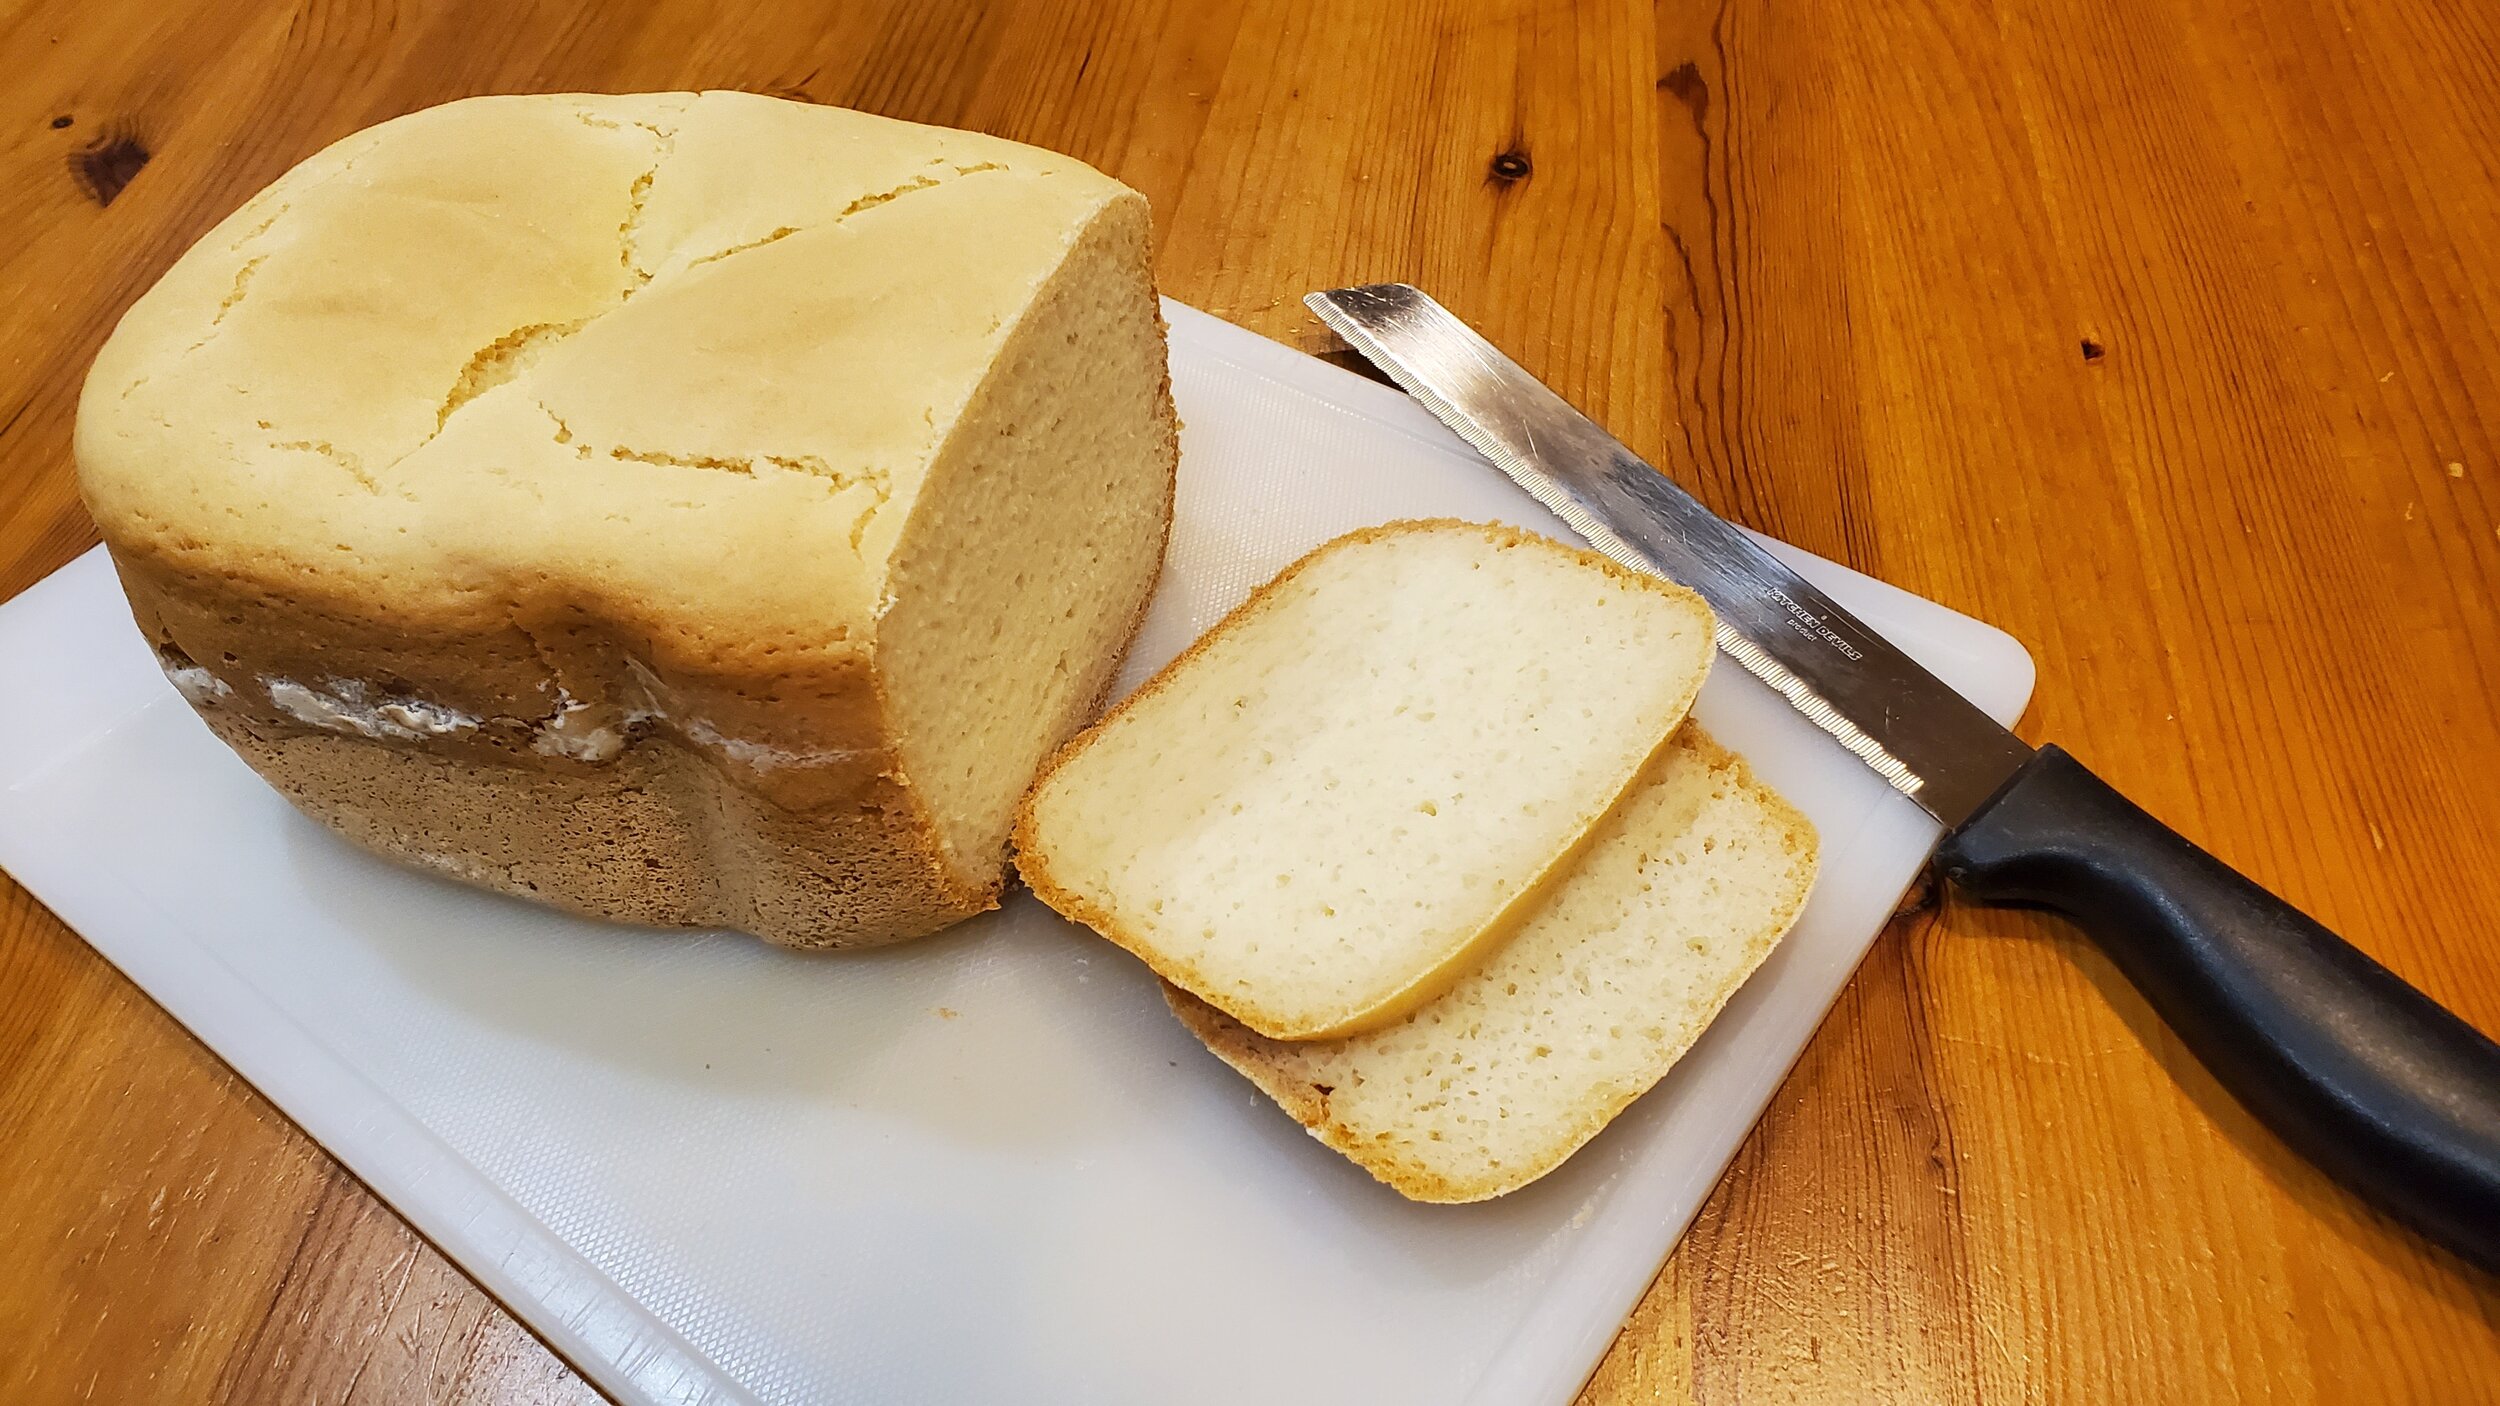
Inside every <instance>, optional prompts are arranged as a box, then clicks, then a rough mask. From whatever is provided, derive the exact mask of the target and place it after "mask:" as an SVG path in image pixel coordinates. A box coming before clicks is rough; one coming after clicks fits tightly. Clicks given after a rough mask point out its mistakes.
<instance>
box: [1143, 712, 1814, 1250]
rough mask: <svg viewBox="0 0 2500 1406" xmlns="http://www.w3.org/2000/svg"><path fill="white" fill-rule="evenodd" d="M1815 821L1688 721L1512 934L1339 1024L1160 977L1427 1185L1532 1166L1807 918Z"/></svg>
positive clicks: (1356, 1153) (1603, 1108) (1309, 1117)
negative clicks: (1402, 1011)
mask: <svg viewBox="0 0 2500 1406" xmlns="http://www.w3.org/2000/svg"><path fill="white" fill-rule="evenodd" d="M1815 859H1816V840H1815V834H1814V829H1813V827H1812V826H1811V825H1810V824H1809V823H1808V822H1807V821H1806V819H1805V818H1804V817H1803V816H1801V815H1799V814H1798V813H1797V812H1796V810H1795V809H1794V808H1793V807H1791V806H1790V805H1789V804H1788V803H1787V802H1786V801H1784V800H1782V799H1781V798H1780V797H1779V796H1778V795H1777V794H1775V793H1774V792H1772V791H1771V790H1770V789H1769V788H1767V787H1765V786H1763V785H1762V784H1761V783H1759V782H1757V781H1756V780H1754V778H1753V776H1752V774H1751V772H1750V771H1749V770H1748V769H1747V768H1746V766H1745V764H1744V762H1743V761H1742V760H1741V759H1739V758H1737V757H1734V756H1732V755H1730V754H1729V753H1727V752H1725V751H1723V750H1722V749H1721V748H1720V747H1719V746H1718V745H1717V744H1716V743H1714V742H1712V741H1711V740H1710V739H1709V738H1708V737H1706V736H1704V735H1703V734H1702V732H1701V731H1700V729H1699V728H1698V727H1694V726H1689V725H1688V726H1687V727H1685V729H1684V730H1683V731H1682V732H1680V733H1678V734H1677V735H1676V738H1675V741H1674V742H1673V743H1672V744H1670V746H1669V747H1668V749H1667V750H1666V752H1665V753H1663V754H1662V755H1661V756H1660V758H1659V759H1658V761H1657V763H1656V764H1655V765H1653V766H1652V768H1651V769H1650V771H1649V772H1648V774H1647V775H1646V776H1645V777H1644V778H1643V780H1642V781H1641V783H1640V784H1639V785H1638V786H1637V787H1636V788H1635V789H1634V790H1633V792H1632V793H1631V794H1630V795H1629V796H1627V797H1625V798H1624V802H1623V804H1622V806H1621V807H1620V808H1618V809H1617V811H1616V812H1615V814H1614V815H1613V816H1611V817H1609V818H1608V820H1607V821H1606V823H1605V825H1604V826H1603V827H1602V828H1601V831H1600V833H1599V834H1598V835H1597V837H1596V838H1595V839H1594V840H1593V841H1592V842H1591V843H1590V844H1589V846H1588V848H1587V849H1586V850H1585V851H1584V852H1583V853H1582V855H1581V857H1580V859H1579V862H1578V863H1577V864H1576V865H1575V866H1574V867H1573V868H1572V870H1571V872H1570V873H1569V874H1567V875H1565V876H1564V877H1563V878H1562V879H1560V880H1559V881H1558V882H1557V883H1556V884H1554V886H1553V887H1552V888H1551V889H1550V890H1549V891H1548V893H1547V895H1546V897H1545V898H1544V899H1543V901H1542V902H1541V903H1540V904H1539V905H1538V907H1537V908H1536V910H1535V912H1533V913H1532V914H1530V915H1529V916H1528V918H1527V919H1526V920H1525V921H1523V922H1522V923H1521V924H1520V925H1519V930H1518V932H1517V934H1516V935H1515V936H1513V937H1512V938H1511V940H1510V941H1508V942H1506V943H1504V944H1503V945H1502V946H1501V947H1500V948H1498V949H1497V950H1495V951H1494V952H1493V953H1492V954H1491V955H1490V956H1489V957H1487V958H1486V960H1485V962H1484V964H1483V965H1482V966H1481V967H1479V968H1477V969H1476V970H1474V971H1472V972H1470V973H1468V974H1467V975H1466V976H1463V977H1461V978H1460V979H1459V981H1458V982H1457V984H1456V985H1454V986H1452V987H1451V988H1450V989H1449V990H1448V991H1447V992H1446V993H1444V994H1443V995H1442V996H1441V997H1440V998H1439V999H1438V1000H1435V1001H1433V1002H1432V1003H1431V1004H1429V1005H1426V1006H1424V1007H1423V1008H1422V1009H1420V1010H1417V1011H1415V1012H1414V1013H1413V1014H1411V1015H1409V1016H1407V1017H1406V1018H1405V1019H1404V1020H1401V1021H1399V1022H1397V1023H1396V1024H1394V1025H1390V1026H1387V1027H1385V1028H1382V1029H1379V1030H1374V1031H1370V1032H1367V1033H1365V1034H1361V1035H1356V1036H1352V1037H1350V1038H1347V1039H1342V1040H1328V1041H1313V1042H1305V1043H1290V1042H1285V1041H1278V1040H1269V1039H1265V1038H1263V1037H1261V1036H1259V1035H1257V1034H1255V1033H1253V1032H1251V1031H1249V1030H1247V1029H1244V1028H1243V1027H1242V1026H1241V1025H1240V1024H1239V1023H1237V1022H1235V1021H1233V1020H1231V1019H1229V1018H1227V1017H1225V1016H1224V1015H1223V1014H1222V1013H1221V1012H1218V1011H1216V1010H1214V1009H1213V1008H1211V1007H1209V1006H1207V1005H1206V1004H1205V1003H1203V1002H1201V1001H1198V1000H1196V999H1195V998H1193V997H1191V996H1189V995H1187V994H1186V993H1184V992H1181V991H1179V990H1176V989H1172V988H1168V987H1167V988H1166V997H1167V999H1169V1000H1170V1002H1171V1004H1172V1008H1173V1010H1174V1011H1175V1012H1177V1013H1178V1014H1179V1015H1180V1017H1181V1020H1182V1023H1184V1024H1186V1025H1187V1026H1188V1027H1189V1028H1190V1030H1191V1031H1192V1032H1194V1033H1195V1034H1197V1036H1198V1037H1199V1038H1200V1039H1202V1040H1204V1041H1206V1043H1207V1046H1208V1048H1210V1049H1212V1050H1214V1051H1215V1053H1216V1054H1217V1055H1219V1056H1221V1057H1222V1058H1223V1060H1224V1061H1225V1062H1226V1063H1228V1064H1230V1065H1232V1066H1233V1067H1234V1068H1236V1069H1238V1070H1240V1071H1241V1072H1242V1073H1244V1074H1246V1075H1248V1076H1249V1078H1250V1080H1251V1081H1252V1082H1253V1083H1255V1084H1257V1085H1258V1086H1259V1087H1260V1088H1261V1089H1262V1090H1264V1091H1266V1092H1267V1093H1268V1095H1269V1096H1271V1097H1273V1098H1274V1099H1275V1100H1276V1101H1277V1102H1278V1103H1279V1104H1280V1105H1282V1106H1283V1107H1284V1109H1285V1111H1286V1112H1288V1113H1290V1114H1292V1115H1293V1117H1294V1118H1295V1119H1296V1120H1297V1121H1299V1122H1301V1123H1302V1124H1303V1125H1304V1126H1305V1127H1307V1128H1309V1129H1310V1131H1311V1133H1312V1135H1313V1136H1315V1137H1317V1138H1319V1139H1320V1140H1321V1141H1322V1142H1325V1143H1327V1144H1328V1145H1329V1146H1330V1147H1333V1148H1336V1149H1337V1150H1338V1151H1340V1152H1343V1153H1344V1154H1345V1155H1346V1156H1348V1157H1350V1158H1352V1159H1353V1160H1354V1161H1355V1162H1356V1163H1358V1164H1359V1165H1361V1166H1362V1167H1363V1168H1364V1169H1365V1170H1366V1171H1369V1172H1370V1173H1371V1174H1372V1175H1373V1176H1375V1177H1378V1178H1379V1179H1380V1180H1381V1181H1383V1182H1386V1183H1388V1184H1389V1185H1390V1186H1392V1187H1394V1188H1396V1189H1397V1190H1398V1191H1399V1192H1400V1193H1401V1194H1403V1195H1406V1196H1408V1197H1411V1198H1413V1199H1415V1200H1419V1201H1478V1200H1482V1199H1484V1198H1486V1197H1490V1196H1498V1195H1501V1194H1502V1193H1504V1192H1507V1191H1512V1190H1515V1189H1517V1188H1518V1187H1521V1186H1524V1185H1526V1184H1527V1183H1529V1182H1531V1181H1534V1180H1535V1179H1536V1178H1538V1177H1540V1176H1543V1175H1544V1174H1545V1173H1547V1172H1549V1171H1551V1170H1553V1169H1554V1168H1555V1167H1557V1166H1559V1165H1561V1163H1562V1162H1563V1161H1564V1159H1566V1158H1568V1157H1569V1156H1570V1155H1571V1154H1572V1153H1573V1152H1575V1151H1577V1150H1578V1149H1579V1148H1580V1147H1581V1146H1582V1145H1584V1144H1585V1143H1587V1142H1588V1140H1589V1139H1590V1138H1592V1137H1595V1136H1596V1135H1597V1133H1598V1131H1599V1130H1600V1129H1602V1128H1604V1127H1605V1126H1606V1124H1607V1123H1608V1122H1609V1121H1611V1120H1612V1119H1613V1118H1614V1117H1615V1115H1616V1114H1617V1113H1619V1112H1621V1111H1622V1110H1623V1109H1624V1107H1625V1106H1627V1105H1628V1104H1630V1103H1631V1102H1632V1100H1634V1099H1635V1098H1638V1097H1639V1096H1640V1095H1641V1094H1642V1093H1643V1092H1645V1091H1646V1090H1648V1089H1649V1088H1650V1087H1651V1086H1652V1085H1653V1084H1655V1083H1657V1082H1658V1080H1659V1079H1660V1078H1661V1077H1662V1076H1664V1075H1665V1074H1666V1072H1667V1070H1668V1069H1669V1068H1670V1067H1671V1066H1673V1065H1674V1064H1675V1062H1676V1061H1677V1060H1678V1059H1681V1058H1682V1057H1683V1056H1684V1054H1685V1052H1686V1051H1687V1050H1689V1049H1691V1048H1692V1046H1693V1043H1694V1041H1696V1040H1697V1039H1699V1038H1700V1036H1701V1033H1702V1031H1703V1029H1704V1028H1705V1027H1706V1026H1707V1025H1708V1024H1709V1023H1710V1021H1711V1019H1712V1018H1713V1017H1715V1016H1716V1015H1717V1014H1718V1012H1719V1011H1720V1009H1721V1008H1722V1007H1723V1006H1725V1005H1726V1003H1727V1001H1728V998H1729V997H1730V996H1732V995H1733V994H1735V991H1736V989H1737V987H1738V986H1739V985H1740V984H1742V983H1743V981H1744V980H1745V978H1746V977H1747V976H1748V975H1750V974H1751V973H1752V972H1753V971H1754V969H1755V968H1756V967H1758V966H1760V965H1761V964H1762V961H1763V959H1764V958H1766V957H1767V956H1769V955H1770V952H1771V949H1772V946H1773V944H1775V943H1776V942H1777V941H1778V940H1779V939H1780V937H1781V936H1782V935H1783V934H1785V933H1786V932H1787V931H1788V929H1789V927H1790V925H1791V924H1793V923H1794V922H1795V921H1796V918H1797V915H1798V913H1799V912H1800V911H1801V910H1802V909H1803V907H1804V905H1805V900H1806V895H1807V893H1808V891H1809V890H1810V889H1811V887H1812V885H1813V881H1814V870H1815Z"/></svg>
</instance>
